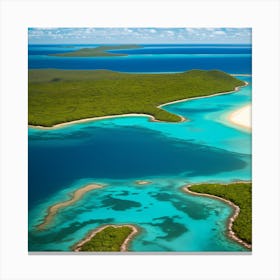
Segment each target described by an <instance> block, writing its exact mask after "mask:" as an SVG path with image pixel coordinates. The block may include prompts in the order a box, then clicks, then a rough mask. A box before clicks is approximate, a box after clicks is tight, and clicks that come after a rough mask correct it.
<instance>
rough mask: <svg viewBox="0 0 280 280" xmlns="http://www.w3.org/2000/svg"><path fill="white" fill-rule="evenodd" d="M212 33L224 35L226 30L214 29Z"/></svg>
mask: <svg viewBox="0 0 280 280" xmlns="http://www.w3.org/2000/svg"><path fill="white" fill-rule="evenodd" d="M214 34H216V35H226V32H225V31H222V30H217V31H214Z"/></svg>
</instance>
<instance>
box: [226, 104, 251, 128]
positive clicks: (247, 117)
mask: <svg viewBox="0 0 280 280" xmlns="http://www.w3.org/2000/svg"><path fill="white" fill-rule="evenodd" d="M251 110H252V106H251V104H248V105H246V106H244V107H242V108H240V109H238V110H236V111H234V112H232V113H231V114H230V115H229V116H228V120H229V121H230V122H231V123H232V124H235V125H237V126H240V127H242V128H245V129H247V130H252V123H251Z"/></svg>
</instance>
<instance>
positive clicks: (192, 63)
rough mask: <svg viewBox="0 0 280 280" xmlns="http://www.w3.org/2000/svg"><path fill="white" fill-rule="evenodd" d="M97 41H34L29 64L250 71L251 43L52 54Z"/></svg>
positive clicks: (31, 66) (135, 69)
mask: <svg viewBox="0 0 280 280" xmlns="http://www.w3.org/2000/svg"><path fill="white" fill-rule="evenodd" d="M95 46H96V45H70V46H65V45H43V46H42V45H30V46H29V56H28V66H29V69H34V68H57V69H109V70H113V71H120V72H183V71H187V70H191V69H204V70H210V69H219V70H222V71H225V72H228V73H233V74H234V73H240V74H250V73H251V71H252V66H251V60H252V55H251V46H250V45H206V46H205V45H142V47H143V48H140V49H130V50H118V51H113V52H116V53H126V54H128V55H127V56H121V57H57V56H50V55H48V54H54V53H63V52H70V51H74V50H76V49H79V48H84V47H95Z"/></svg>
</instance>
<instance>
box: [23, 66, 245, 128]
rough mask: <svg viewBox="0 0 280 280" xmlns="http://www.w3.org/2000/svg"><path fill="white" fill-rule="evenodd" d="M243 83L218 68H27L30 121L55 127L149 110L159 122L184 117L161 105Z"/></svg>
mask: <svg viewBox="0 0 280 280" xmlns="http://www.w3.org/2000/svg"><path fill="white" fill-rule="evenodd" d="M241 85H244V82H243V81H240V80H238V79H236V78H235V77H232V76H230V75H228V74H226V73H224V72H221V71H218V70H212V71H202V70H192V71H187V72H184V73H176V74H127V73H118V72H113V71H107V70H97V71H96V70H94V71H92V70H91V71H85V70H73V71H72V70H54V69H42V70H29V85H28V123H29V124H30V125H41V126H53V125H55V124H60V123H65V122H69V121H74V120H81V119H85V118H93V117H102V116H108V115H120V114H130V113H139V114H141V113H142V114H148V115H152V116H154V117H155V118H156V119H157V120H160V121H169V122H178V121H180V120H181V118H180V117H179V116H177V115H174V114H172V113H169V112H167V111H165V110H163V109H161V108H158V107H157V106H159V105H161V104H164V103H167V102H170V101H175V100H181V99H185V98H191V97H199V96H207V95H212V94H215V93H221V92H227V91H232V90H233V89H234V88H235V87H236V86H241Z"/></svg>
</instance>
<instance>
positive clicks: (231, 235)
mask: <svg viewBox="0 0 280 280" xmlns="http://www.w3.org/2000/svg"><path fill="white" fill-rule="evenodd" d="M242 182H243V181H242ZM235 183H240V182H235ZM231 184H232V183H231ZM194 185H195V184H189V185H185V186H183V187H182V190H183V191H184V192H186V193H189V194H191V195H195V196H205V197H209V198H214V199H217V200H220V201H222V202H224V203H226V204H228V205H229V206H230V207H231V208H233V210H234V213H233V215H231V216H230V217H229V218H228V225H227V235H228V236H229V238H231V239H232V240H234V241H236V242H238V243H239V244H241V245H242V246H244V247H245V248H247V249H252V245H251V244H248V243H246V242H245V241H243V240H242V239H240V238H239V237H237V236H236V234H235V232H234V231H233V230H232V226H233V222H234V221H235V219H236V218H237V216H238V215H239V212H240V208H239V206H237V205H235V204H234V203H233V202H231V201H230V200H227V199H224V198H222V197H219V196H215V195H212V194H207V193H196V192H193V191H191V190H190V189H189V188H190V187H191V186H194Z"/></svg>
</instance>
